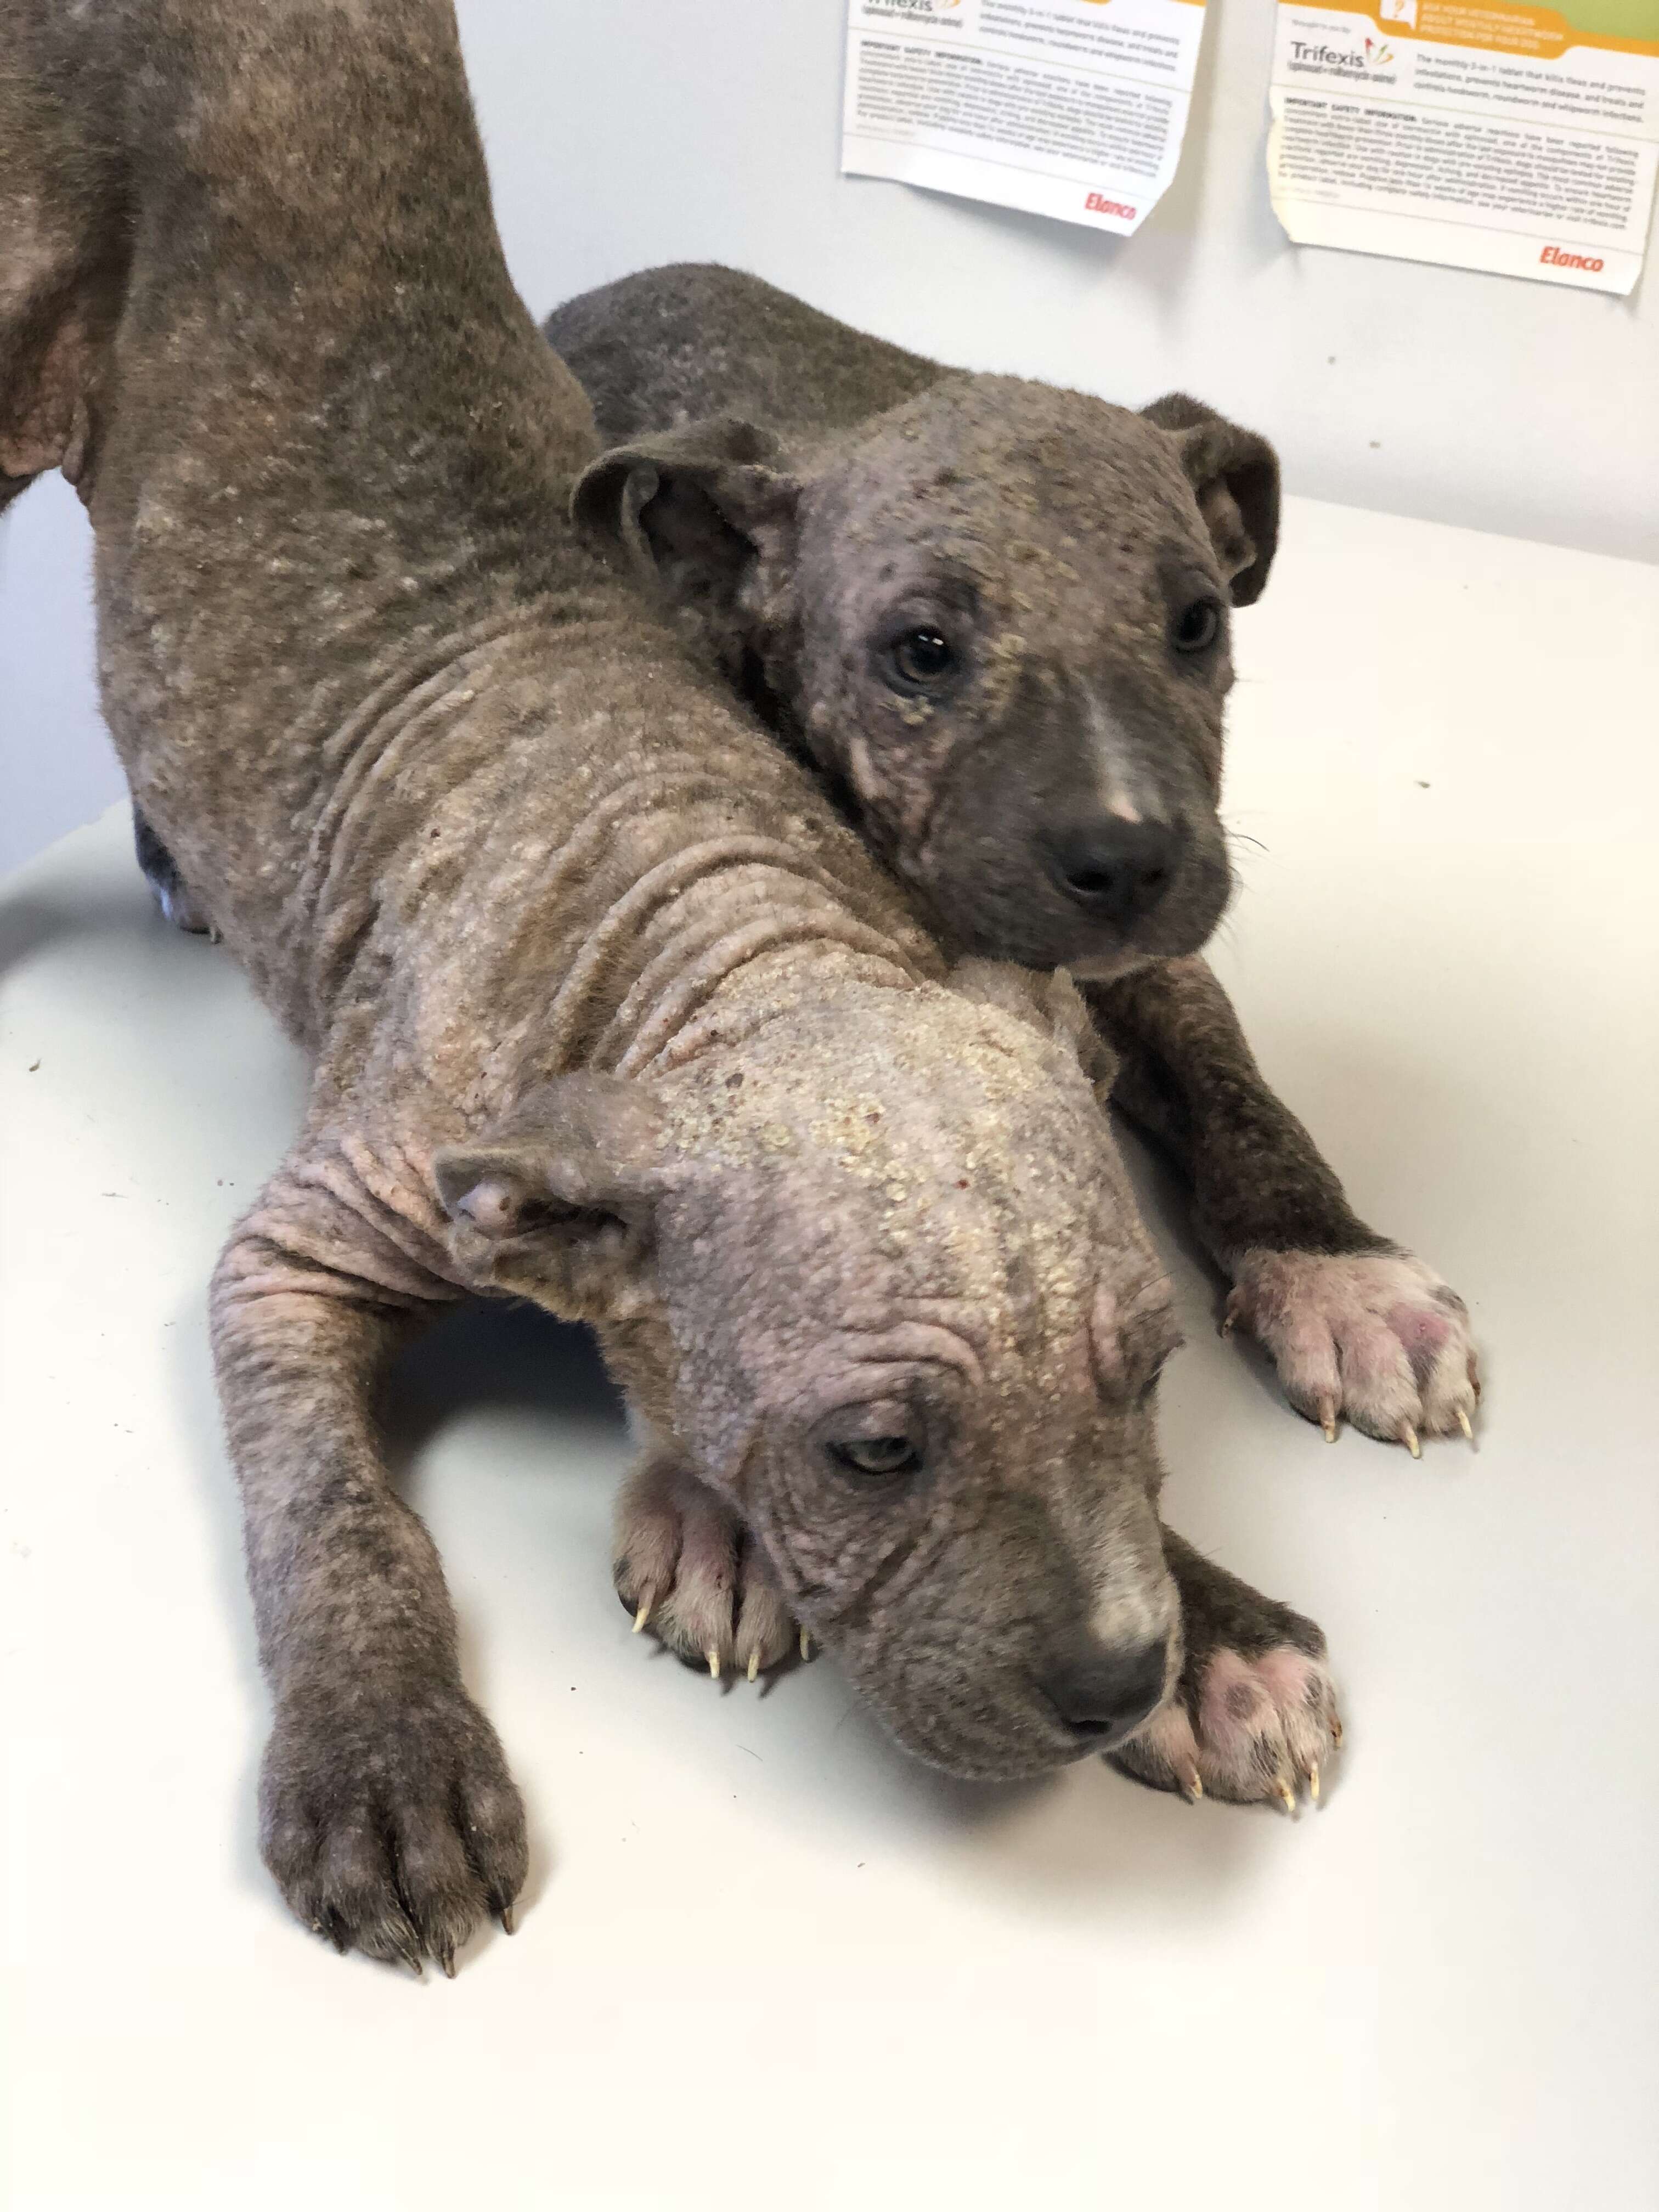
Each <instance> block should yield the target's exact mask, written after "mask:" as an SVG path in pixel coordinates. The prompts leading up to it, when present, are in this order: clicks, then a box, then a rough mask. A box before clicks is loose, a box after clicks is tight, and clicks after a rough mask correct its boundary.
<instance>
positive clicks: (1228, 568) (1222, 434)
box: [1140, 392, 1279, 607]
mask: <svg viewBox="0 0 1659 2212" xmlns="http://www.w3.org/2000/svg"><path fill="white" fill-rule="evenodd" d="M1140 411H1141V413H1142V414H1143V415H1144V416H1146V418H1147V420H1148V421H1149V422H1155V423H1156V424H1157V425H1158V428H1159V429H1160V430H1167V431H1169V432H1170V435H1172V436H1173V437H1174V439H1175V441H1176V448H1177V450H1178V451H1179V453H1180V456H1181V465H1182V468H1183V469H1184V470H1185V471H1186V472H1187V477H1188V482H1189V483H1191V485H1192V487H1193V489H1194V491H1195V492H1196V493H1197V495H1198V509H1199V513H1200V514H1201V515H1202V516H1203V517H1204V521H1205V525H1206V528H1207V529H1208V531H1209V533H1210V538H1211V541H1212V544H1214V546H1215V550H1216V557H1217V559H1218V561H1219V562H1220V563H1221V567H1222V573H1223V574H1225V576H1226V577H1227V578H1228V579H1229V582H1230V586H1231V595H1232V602H1233V605H1235V606H1236V607H1248V606H1249V605H1250V604H1251V602H1252V601H1253V600H1255V599H1260V598H1261V592H1262V587H1263V586H1264V585H1265V584H1266V583H1267V571H1268V569H1269V568H1271V567H1272V566H1273V550H1274V548H1275V547H1276V546H1277V544H1278V543H1279V456H1278V454H1277V453H1274V451H1273V447H1271V446H1270V445H1269V444H1268V443H1267V440H1266V439H1265V438H1262V437H1259V436H1258V435H1256V433H1255V431H1254V430H1242V429H1241V428H1239V426H1238V424H1237V422H1228V420H1227V418H1226V416H1225V415H1218V414H1217V413H1216V411H1215V410H1214V409H1213V408H1212V407H1206V406H1205V405H1204V404H1203V402H1202V401H1201V400H1198V399H1189V398H1188V397H1187V394H1186V393H1185V392H1169V393H1167V394H1166V395H1165V396H1164V398H1162V399H1155V400H1153V402H1152V405H1151V406H1150V407H1143V408H1142V409H1141V410H1140Z"/></svg>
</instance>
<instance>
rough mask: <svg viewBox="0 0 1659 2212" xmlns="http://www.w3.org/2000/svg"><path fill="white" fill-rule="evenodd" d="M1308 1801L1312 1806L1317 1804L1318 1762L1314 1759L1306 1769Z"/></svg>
mask: <svg viewBox="0 0 1659 2212" xmlns="http://www.w3.org/2000/svg"><path fill="white" fill-rule="evenodd" d="M1308 1801H1309V1802H1310V1804H1313V1805H1316V1804H1317V1803H1318V1802H1319V1761H1318V1760H1317V1759H1314V1760H1312V1761H1311V1762H1310V1765H1309V1768H1308Z"/></svg>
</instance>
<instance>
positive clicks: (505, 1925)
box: [500, 1899, 519, 1936]
mask: <svg viewBox="0 0 1659 2212" xmlns="http://www.w3.org/2000/svg"><path fill="white" fill-rule="evenodd" d="M500 1917H501V1933H502V1935H503V1936H516V1935H517V1934H518V1932H519V1923H518V1917H517V1916H516V1914H515V1913H514V1912H513V1904H512V1900H511V1899H508V1900H507V1903H506V1904H505V1905H502V1907H501V1915H500Z"/></svg>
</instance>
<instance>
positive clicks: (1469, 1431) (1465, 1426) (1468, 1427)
mask: <svg viewBox="0 0 1659 2212" xmlns="http://www.w3.org/2000/svg"><path fill="white" fill-rule="evenodd" d="M1457 1425H1458V1427H1459V1428H1460V1429H1462V1431H1463V1434H1464V1437H1466V1438H1467V1440H1468V1442H1469V1443H1474V1423H1473V1422H1472V1421H1471V1420H1470V1419H1469V1417H1468V1414H1467V1413H1465V1412H1464V1411H1463V1408H1462V1407H1461V1406H1460V1407H1458V1409H1457Z"/></svg>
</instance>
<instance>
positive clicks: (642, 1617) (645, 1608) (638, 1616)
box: [634, 1597, 651, 1636]
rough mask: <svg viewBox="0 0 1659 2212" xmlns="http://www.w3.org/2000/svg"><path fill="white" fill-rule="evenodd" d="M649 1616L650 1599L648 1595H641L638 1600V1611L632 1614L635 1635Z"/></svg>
mask: <svg viewBox="0 0 1659 2212" xmlns="http://www.w3.org/2000/svg"><path fill="white" fill-rule="evenodd" d="M650 1618H651V1601H650V1599H649V1598H648V1597H643V1598H641V1600H640V1609H639V1611H638V1612H637V1613H635V1615H634V1633H635V1636H637V1635H638V1634H639V1632H640V1631H641V1629H642V1628H643V1627H644V1626H645V1624H646V1622H647V1620H650Z"/></svg>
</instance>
